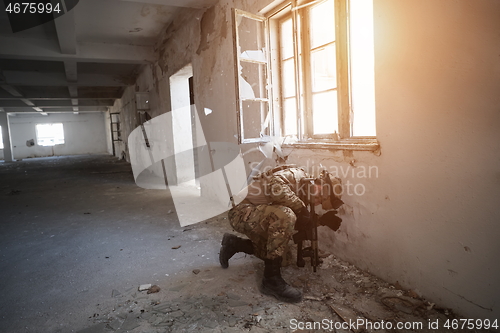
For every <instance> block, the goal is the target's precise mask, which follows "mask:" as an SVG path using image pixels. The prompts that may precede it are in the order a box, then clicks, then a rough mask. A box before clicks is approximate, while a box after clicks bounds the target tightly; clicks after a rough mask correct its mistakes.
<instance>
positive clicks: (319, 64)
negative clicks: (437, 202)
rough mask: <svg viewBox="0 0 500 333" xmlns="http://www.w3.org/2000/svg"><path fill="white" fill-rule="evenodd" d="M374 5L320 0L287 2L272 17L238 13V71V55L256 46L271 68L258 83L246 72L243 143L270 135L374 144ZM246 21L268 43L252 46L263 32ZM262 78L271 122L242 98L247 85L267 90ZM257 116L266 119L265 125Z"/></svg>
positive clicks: (243, 77)
mask: <svg viewBox="0 0 500 333" xmlns="http://www.w3.org/2000/svg"><path fill="white" fill-rule="evenodd" d="M372 2H373V0H355V1H354V0H323V1H320V0H315V1H310V2H308V3H306V2H301V3H300V5H298V6H297V5H296V4H297V2H295V1H284V2H283V3H282V4H281V5H278V6H276V7H275V8H273V9H271V10H269V11H268V13H267V15H268V16H266V17H259V16H256V15H252V14H249V13H245V12H242V11H236V12H235V22H236V23H237V24H239V26H237V27H236V31H237V36H236V48H235V51H236V53H237V59H236V61H237V63H239V65H240V68H241V63H242V61H243V60H242V56H239V55H243V54H248V53H250V52H252V50H254V49H255V48H256V46H258V48H257V50H259V51H260V52H261V53H263V54H265V57H262V58H263V59H265V61H264V60H262V61H261V63H262V64H263V65H267V66H268V68H269V69H270V71H269V73H267V72H262V73H261V74H262V75H259V76H258V77H255V79H254V78H252V77H251V76H250V75H241V74H240V78H239V82H240V84H239V87H238V88H239V89H238V92H239V96H238V101H239V102H240V103H239V106H240V108H239V110H238V111H239V123H238V124H239V126H240V129H241V130H240V135H239V137H240V141H241V142H251V141H252V140H254V141H255V140H258V139H259V138H260V139H263V138H264V137H265V136H266V134H265V133H267V132H270V133H272V135H274V136H282V137H290V138H293V140H292V141H289V142H299V143H300V142H310V141H311V140H312V141H314V140H316V141H321V142H338V141H342V140H347V139H348V140H351V141H352V140H358V142H362V140H365V139H366V140H374V139H375V136H376V130H375V128H376V127H375V125H376V124H375V85H374V43H373V3H372ZM243 17H245V18H246V19H247V20H248V21H252V22H254V23H255V28H254V30H255V32H257V31H259V33H260V31H265V32H266V35H267V36H268V38H267V39H263V38H261V40H262V42H260V41H257V40H252V38H254V37H252V36H257V35H258V34H257V33H253V32H252V30H251V29H249V28H248V25H247V26H244V25H243V24H244V22H245V21H244V19H242V18H243ZM240 31H241V33H240ZM266 43H267V44H266ZM252 61H253V62H254V63H255V62H256V60H253V59H252ZM265 74H267V77H264V76H265ZM257 79H258V80H257ZM264 79H265V80H267V86H266V87H267V88H268V90H269V91H268V93H267V95H266V96H269V97H266V98H268V99H267V100H269V101H271V103H270V105H269V114H271V115H272V119H273V121H269V120H268V118H269V117H263V116H261V117H257V114H255V115H253V116H252V114H253V113H252V110H251V109H250V108H248V107H245V103H244V102H245V99H244V98H242V96H243V95H244V94H243V92H244V88H245V87H247V86H248V87H262V86H263V83H262V80H264ZM254 90H255V88H254ZM267 100H266V101H267ZM259 118H261V119H262V120H265V121H262V122H260V123H259V122H258V121H257V119H259ZM257 123H259V124H258V125H260V127H259V126H257ZM249 133H251V134H252V135H249Z"/></svg>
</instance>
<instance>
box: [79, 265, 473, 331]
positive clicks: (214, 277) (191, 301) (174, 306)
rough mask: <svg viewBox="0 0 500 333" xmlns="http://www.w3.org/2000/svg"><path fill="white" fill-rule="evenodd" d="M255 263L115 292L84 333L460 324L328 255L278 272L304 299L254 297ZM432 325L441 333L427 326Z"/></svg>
mask: <svg viewBox="0 0 500 333" xmlns="http://www.w3.org/2000/svg"><path fill="white" fill-rule="evenodd" d="M252 258H253V257H243V258H241V259H237V260H234V261H232V262H231V264H232V265H231V264H230V267H229V268H228V269H222V268H220V267H217V266H216V265H214V266H211V268H210V269H204V270H200V269H195V270H190V271H186V272H184V274H179V275H177V276H176V277H169V278H168V279H167V280H165V281H164V284H163V285H161V284H160V285H161V290H162V291H159V292H157V293H155V294H151V295H148V296H141V294H137V293H135V292H134V290H133V289H132V290H128V291H120V290H113V292H112V295H113V298H114V300H115V303H114V305H113V306H108V307H107V308H102V307H99V309H98V311H99V313H100V316H96V317H91V318H89V320H91V321H92V323H89V324H91V325H92V327H94V328H95V330H93V331H88V332H96V333H99V332H103V333H104V332H130V333H145V332H149V333H160V332H196V331H198V332H205V331H213V332H239V331H251V332H276V331H278V332H345V333H347V332H353V333H365V332H366V333H372V332H448V333H449V332H454V330H452V329H445V328H444V327H443V325H444V324H445V323H446V322H447V320H448V321H449V320H452V319H454V318H458V317H456V316H455V315H454V314H453V312H452V311H451V310H449V309H440V308H437V307H435V305H434V304H432V303H429V302H428V301H426V300H425V299H423V298H421V297H418V295H417V294H416V293H415V292H414V291H412V290H409V291H405V290H401V289H398V288H396V286H394V285H391V284H389V283H386V282H384V281H382V280H380V279H378V278H376V277H374V276H372V275H371V274H369V273H367V272H364V271H362V270H359V269H357V268H356V267H355V266H353V265H350V264H349V263H347V262H344V261H341V260H339V259H338V258H335V257H334V256H333V255H329V256H326V257H325V258H324V260H323V263H322V265H321V266H320V268H321V269H320V270H318V271H317V272H316V273H314V272H313V271H312V269H311V267H308V266H306V267H304V268H298V267H296V266H294V265H290V266H288V267H285V268H283V269H282V271H283V278H284V279H285V280H286V281H288V282H289V283H290V284H291V285H293V286H295V287H297V288H300V289H301V290H302V291H303V293H304V299H303V301H302V302H301V303H297V304H287V303H282V302H279V301H277V300H276V299H275V298H273V297H269V296H265V295H262V294H261V293H260V292H259V290H258V283H259V281H260V280H261V279H262V271H263V264H262V263H261V262H260V261H259V260H257V259H255V258H253V259H252ZM233 259H234V258H233ZM242 261H244V262H242ZM195 272H196V273H195ZM193 273H194V274H193ZM146 286H147V285H146ZM146 286H144V287H146ZM141 287H142V286H141ZM152 287H154V286H150V288H152ZM398 287H400V286H398ZM158 288H159V287H158ZM148 294H149V292H148ZM142 295H143V294H142ZM436 321H437V322H439V328H438V329H435V327H434V326H433V327H431V325H430V323H436ZM431 328H432V329H431ZM456 331H457V332H458V330H456ZM84 332H87V331H85V330H84V331H80V332H79V333H84ZM460 332H463V331H460Z"/></svg>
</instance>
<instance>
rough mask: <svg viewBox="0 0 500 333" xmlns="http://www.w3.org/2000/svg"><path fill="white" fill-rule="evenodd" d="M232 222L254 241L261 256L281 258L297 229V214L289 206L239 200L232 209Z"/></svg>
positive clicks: (230, 215)
mask: <svg viewBox="0 0 500 333" xmlns="http://www.w3.org/2000/svg"><path fill="white" fill-rule="evenodd" d="M228 216H229V223H230V224H231V226H232V227H233V228H234V230H236V231H238V232H240V233H242V234H244V235H246V236H247V237H248V238H249V239H250V240H251V241H252V243H253V248H254V254H255V256H256V257H258V258H260V259H275V258H277V257H282V256H283V255H284V254H285V252H286V249H287V246H288V242H289V240H290V239H291V237H292V235H293V234H294V233H295V232H296V231H295V230H294V227H295V221H296V220H297V217H296V216H295V213H294V212H293V211H292V210H291V209H290V208H288V207H286V206H280V205H253V204H250V203H247V204H244V203H240V204H239V205H237V206H236V207H234V208H233V209H231V210H230V211H229V214H228Z"/></svg>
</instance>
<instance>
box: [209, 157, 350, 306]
mask: <svg viewBox="0 0 500 333" xmlns="http://www.w3.org/2000/svg"><path fill="white" fill-rule="evenodd" d="M304 178H309V175H308V174H307V173H306V172H305V171H304V170H303V169H301V168H295V167H289V166H281V167H277V168H275V169H273V170H270V171H268V172H265V173H263V174H261V175H259V176H257V177H256V178H255V180H254V181H253V182H252V183H251V184H250V185H248V186H247V188H246V190H244V191H242V193H246V197H245V199H244V200H243V201H241V202H240V203H239V204H238V205H237V206H235V207H233V208H232V209H231V210H230V211H229V214H228V216H229V222H230V224H231V226H232V227H233V228H234V230H236V231H238V232H240V233H242V234H245V235H246V236H247V237H248V238H249V239H243V238H240V237H237V236H235V235H231V234H227V233H226V234H224V237H223V239H222V247H221V250H220V254H219V261H220V264H221V266H222V267H223V268H228V266H229V263H228V261H229V259H230V258H231V257H232V256H233V255H234V254H236V253H238V252H244V253H247V254H253V255H255V256H256V257H258V258H260V259H262V260H264V278H263V280H262V284H261V286H260V290H261V292H262V293H263V294H266V295H272V296H274V297H276V298H277V299H279V300H281V301H284V302H299V301H301V300H302V293H301V292H300V291H299V290H298V289H296V288H293V287H291V286H290V285H288V284H287V283H286V282H285V280H283V278H282V277H281V263H282V260H283V255H284V252H285V250H286V247H287V244H288V242H289V241H290V239H291V238H292V235H293V234H294V233H295V232H296V231H295V224H296V222H297V224H304V223H307V222H308V221H309V214H310V213H309V211H308V210H307V208H306V205H305V203H304V202H305V201H306V200H305V195H306V190H305V189H303V188H300V187H301V185H300V184H301V179H304ZM314 191H316V194H317V195H315V196H314V198H315V200H316V201H315V202H314V204H315V205H319V204H321V205H322V207H323V209H324V210H331V209H337V208H338V207H340V205H342V204H343V202H342V200H340V196H341V194H342V184H341V181H340V179H339V178H336V177H333V176H332V175H330V174H329V173H328V172H327V171H326V170H323V171H322V172H321V174H320V176H319V177H318V178H317V179H316V181H315V182H314ZM236 197H238V195H237V196H236ZM339 220H340V219H339ZM339 225H340V222H339Z"/></svg>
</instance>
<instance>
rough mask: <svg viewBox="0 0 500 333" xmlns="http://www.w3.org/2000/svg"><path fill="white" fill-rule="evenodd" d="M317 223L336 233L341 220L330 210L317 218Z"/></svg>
mask: <svg viewBox="0 0 500 333" xmlns="http://www.w3.org/2000/svg"><path fill="white" fill-rule="evenodd" d="M318 222H319V224H320V225H324V226H327V227H329V228H330V229H332V230H333V231H337V230H338V229H339V228H340V224H341V223H342V219H341V218H340V217H338V216H337V211H336V210H332V211H329V212H327V213H325V214H323V216H321V217H320V218H319V220H318Z"/></svg>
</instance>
